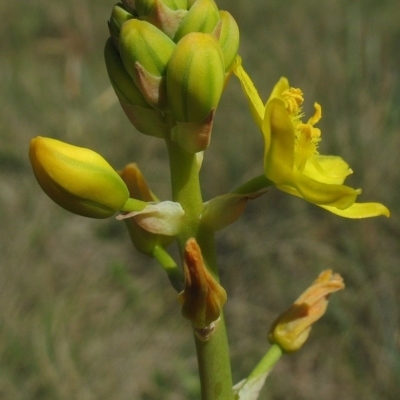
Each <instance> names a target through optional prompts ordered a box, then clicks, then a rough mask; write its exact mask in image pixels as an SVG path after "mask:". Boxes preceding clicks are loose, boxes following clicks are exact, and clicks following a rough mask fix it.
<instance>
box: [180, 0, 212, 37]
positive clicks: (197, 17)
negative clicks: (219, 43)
mask: <svg viewBox="0 0 400 400" xmlns="http://www.w3.org/2000/svg"><path fill="white" fill-rule="evenodd" d="M218 21H219V10H218V7H217V5H216V4H215V2H214V0H197V1H196V2H195V3H194V4H193V6H192V7H191V8H190V10H189V12H188V13H187V14H186V16H185V18H184V19H183V21H182V23H181V25H180V27H179V29H178V31H177V32H176V35H175V37H174V41H175V42H176V43H178V42H179V40H180V39H182V38H183V37H184V36H185V35H187V34H188V33H190V32H203V33H211V32H212V31H213V30H214V28H215V26H216V25H217V23H218Z"/></svg>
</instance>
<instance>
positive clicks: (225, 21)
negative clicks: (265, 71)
mask: <svg viewBox="0 0 400 400" xmlns="http://www.w3.org/2000/svg"><path fill="white" fill-rule="evenodd" d="M220 18H221V19H220V22H219V24H218V25H217V27H216V28H215V30H216V31H218V32H215V33H218V36H217V37H218V41H219V44H220V46H221V49H222V54H223V55H224V61H225V72H229V70H230V69H231V67H232V64H233V62H234V61H235V58H236V56H237V53H238V50H239V27H238V25H237V23H236V21H235V19H234V18H233V17H232V15H231V14H230V13H229V12H228V11H220Z"/></svg>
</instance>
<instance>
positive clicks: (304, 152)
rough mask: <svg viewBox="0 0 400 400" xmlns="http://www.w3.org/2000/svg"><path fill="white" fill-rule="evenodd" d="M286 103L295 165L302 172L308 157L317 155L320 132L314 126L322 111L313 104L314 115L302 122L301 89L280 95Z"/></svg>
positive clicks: (291, 89) (317, 105)
mask: <svg viewBox="0 0 400 400" xmlns="http://www.w3.org/2000/svg"><path fill="white" fill-rule="evenodd" d="M282 97H283V98H284V100H285V103H286V110H287V112H288V114H289V117H290V119H291V121H292V124H293V127H294V131H295V148H294V152H295V164H296V167H297V168H298V169H299V170H300V171H303V170H304V168H305V166H306V164H307V161H308V159H309V158H310V157H312V156H314V155H316V154H318V143H319V142H320V141H321V130H320V129H318V128H315V127H314V125H315V124H317V122H318V121H319V120H320V119H321V116H322V110H321V106H320V105H319V104H318V103H314V108H315V113H314V115H313V116H312V117H311V118H310V119H309V120H308V121H307V122H306V123H304V122H302V120H301V119H302V117H303V116H304V114H303V107H302V104H303V102H304V97H303V92H302V91H301V89H295V88H290V89H288V90H285V91H284V92H283V93H282Z"/></svg>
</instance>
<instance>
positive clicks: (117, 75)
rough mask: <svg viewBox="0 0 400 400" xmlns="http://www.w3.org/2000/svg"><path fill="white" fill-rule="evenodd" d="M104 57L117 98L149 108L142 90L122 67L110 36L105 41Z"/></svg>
mask: <svg viewBox="0 0 400 400" xmlns="http://www.w3.org/2000/svg"><path fill="white" fill-rule="evenodd" d="M104 58H105V61H106V67H107V72H108V77H109V78H110V81H111V84H112V86H113V88H114V90H115V93H116V94H117V96H118V98H119V99H120V100H121V101H123V102H125V103H128V104H133V105H138V106H141V107H144V108H150V105H149V104H148V103H147V101H146V100H145V98H144V97H143V94H142V92H141V91H140V90H139V88H138V87H137V86H136V85H135V83H134V82H133V79H132V77H131V76H130V75H129V74H128V72H127V71H126V69H125V68H124V65H123V64H122V60H121V57H120V55H119V53H118V50H117V49H116V48H115V46H114V43H113V40H112V39H111V38H109V39H108V40H107V42H106V46H105V48H104Z"/></svg>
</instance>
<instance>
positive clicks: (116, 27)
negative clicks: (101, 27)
mask: <svg viewBox="0 0 400 400" xmlns="http://www.w3.org/2000/svg"><path fill="white" fill-rule="evenodd" d="M131 18H133V15H132V14H131V13H130V12H129V11H127V10H126V9H125V8H124V6H123V5H122V4H116V5H115V6H114V7H113V10H112V13H111V17H110V20H109V21H108V28H109V30H110V35H111V37H112V38H113V40H114V43H115V44H116V45H118V42H119V33H120V31H121V27H122V24H123V23H124V22H125V21H127V20H128V19H131Z"/></svg>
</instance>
